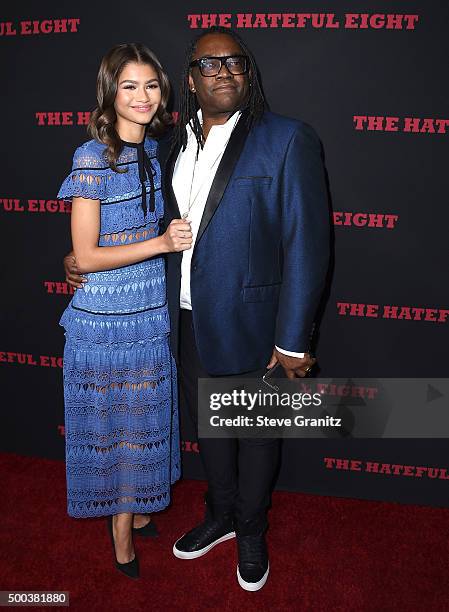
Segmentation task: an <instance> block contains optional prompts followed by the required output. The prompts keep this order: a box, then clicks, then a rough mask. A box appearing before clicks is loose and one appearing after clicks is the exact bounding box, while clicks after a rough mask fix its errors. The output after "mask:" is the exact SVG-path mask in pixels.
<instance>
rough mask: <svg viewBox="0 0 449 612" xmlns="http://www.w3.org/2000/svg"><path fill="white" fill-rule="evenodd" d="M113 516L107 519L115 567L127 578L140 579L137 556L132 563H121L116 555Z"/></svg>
mask: <svg viewBox="0 0 449 612" xmlns="http://www.w3.org/2000/svg"><path fill="white" fill-rule="evenodd" d="M112 518H113V517H112V515H110V516H108V517H107V525H108V531H109V535H110V536H111V542H112V550H113V551H114V558H115V567H116V568H117V569H118V570H119V571H120V572H122V574H125V576H128V578H134V579H135V578H138V577H139V559H138V558H137V555H136V554H135V553H134V555H135V556H134V559H133V560H132V561H128V563H119V562H118V561H117V555H116V553H115V542H114V533H113V531H112Z"/></svg>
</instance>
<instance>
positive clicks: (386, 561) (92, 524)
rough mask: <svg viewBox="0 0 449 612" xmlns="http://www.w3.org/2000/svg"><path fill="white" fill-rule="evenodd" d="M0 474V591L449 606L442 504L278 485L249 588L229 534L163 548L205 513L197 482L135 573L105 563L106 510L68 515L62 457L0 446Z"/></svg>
mask: <svg viewBox="0 0 449 612" xmlns="http://www.w3.org/2000/svg"><path fill="white" fill-rule="evenodd" d="M0 473H1V502H0V503H1V522H0V524H1V527H0V590H14V589H16V590H28V589H36V590H64V591H69V592H70V608H69V609H71V610H82V611H83V612H84V611H91V610H101V611H103V610H145V611H150V610H156V611H159V610H183V611H190V610H192V611H193V610H195V611H198V610H208V609H215V610H238V611H239V610H245V612H249V611H251V610H274V611H277V610H295V611H297V610H298V611H302V610H307V611H308V610H310V611H313V612H317V611H320V610H325V611H328V610H329V611H330V610H332V611H342V612H343V611H344V612H349V611H352V610H354V611H357V612H359V611H363V612H364V611H371V610H372V611H376V612H383V611H389V610H396V611H397V610H401V611H402V610H406V611H413V612H414V611H417V610H432V611H433V610H435V611H439V612H441V611H442V610H449V546H448V543H449V510H445V509H440V508H426V507H418V506H402V505H399V504H392V503H382V502H368V501H357V500H348V499H337V498H331V497H315V496H311V495H302V494H299V493H283V492H276V493H275V494H274V498H273V509H272V511H271V515H270V521H271V526H272V527H271V530H270V532H269V536H268V542H269V547H270V553H271V554H270V561H271V574H270V578H269V580H268V583H267V585H266V586H265V587H264V588H263V589H262V590H261V591H259V592H257V593H247V592H245V591H243V590H242V589H241V588H240V587H239V586H238V584H237V580H236V576H235V567H236V549H235V541H234V540H231V541H229V542H225V543H224V544H221V545H220V546H218V547H217V548H215V549H214V550H213V551H211V552H210V553H209V554H208V555H206V556H204V557H202V558H200V559H197V560H194V561H182V560H179V559H176V558H175V557H174V556H173V555H172V553H171V548H172V545H173V542H174V540H175V539H176V538H177V537H179V535H180V534H182V533H183V532H184V531H185V530H187V529H188V528H189V527H190V526H193V525H194V524H195V523H196V522H197V521H198V520H199V519H200V518H201V516H202V512H203V505H202V493H203V491H204V488H205V485H204V483H202V482H196V481H183V482H180V483H179V484H178V485H177V486H175V487H174V491H173V504H172V506H171V507H170V508H169V509H168V510H166V511H164V512H162V513H159V514H157V515H155V520H156V521H157V525H158V527H159V529H160V531H161V536H160V537H159V538H157V539H156V540H150V541H147V540H141V539H139V540H137V549H138V553H139V556H140V562H141V574H142V576H141V578H140V580H138V581H135V582H134V581H131V580H129V579H127V578H125V577H122V576H121V575H120V574H119V573H118V572H117V571H116V570H115V569H114V567H113V561H112V550H111V545H110V541H109V539H108V536H107V533H106V526H105V522H104V520H103V519H101V520H99V519H93V520H90V519H78V520H75V519H71V518H69V517H68V516H67V514H66V511H65V480H64V464H63V463H62V462H59V461H49V460H43V459H33V458H30V457H21V456H18V455H12V454H4V455H0ZM47 609H53V610H54V609H56V608H47ZM60 609H67V608H60Z"/></svg>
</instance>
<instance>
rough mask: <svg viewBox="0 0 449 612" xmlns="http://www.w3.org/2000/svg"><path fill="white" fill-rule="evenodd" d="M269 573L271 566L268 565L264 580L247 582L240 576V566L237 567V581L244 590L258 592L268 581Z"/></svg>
mask: <svg viewBox="0 0 449 612" xmlns="http://www.w3.org/2000/svg"><path fill="white" fill-rule="evenodd" d="M269 573H270V564H268V567H267V571H266V572H265V574H264V575H263V576H262V578H261V579H260V580H259V582H246V581H245V580H243V578H242V577H241V576H240V572H239V566H238V565H237V580H238V581H239V585H240V586H241V587H242V589H245V591H258V590H259V589H261V588H262V587H263V586H264V584H265V583H266V581H267V580H268V574H269Z"/></svg>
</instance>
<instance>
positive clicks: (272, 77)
mask: <svg viewBox="0 0 449 612" xmlns="http://www.w3.org/2000/svg"><path fill="white" fill-rule="evenodd" d="M211 25H223V26H230V27H233V28H235V29H236V31H237V32H238V33H239V34H240V35H241V36H242V37H243V38H244V40H245V41H246V42H247V44H248V45H249V46H250V48H251V49H252V50H253V52H254V54H255V56H256V59H257V62H258V65H259V68H260V72H261V75H262V81H263V85H264V89H265V93H266V95H267V98H268V101H269V104H270V107H271V109H272V110H273V111H275V112H278V113H281V114H284V115H288V116H291V117H297V118H301V119H303V120H304V121H306V122H308V123H310V124H311V125H312V126H313V127H314V128H315V129H316V131H317V132H318V134H319V136H320V138H321V140H322V143H323V146H324V151H325V156H326V166H327V171H328V175H329V185H330V193H331V199H332V210H333V217H332V218H333V251H334V257H333V265H332V268H333V274H332V281H331V283H330V284H329V288H328V292H327V295H326V303H325V307H324V308H323V311H322V313H321V324H320V331H319V340H318V346H317V354H318V357H319V362H320V368H321V369H320V377H329V378H333V377H335V378H336V377H342V378H344V379H347V381H348V384H347V385H346V387H347V388H346V389H345V388H340V389H339V388H335V393H336V394H338V393H341V394H345V393H346V394H347V393H350V392H351V391H350V389H351V380H352V379H353V378H357V379H363V380H366V385H365V387H363V385H362V388H361V391H358V392H357V393H358V394H359V395H360V394H361V395H362V397H364V399H365V400H366V401H367V402H369V397H370V388H372V386H373V382H372V381H370V378H373V377H374V378H377V377H409V378H413V377H421V378H425V377H429V378H432V379H435V378H439V377H441V378H444V377H447V376H448V358H447V348H448V329H449V299H448V274H447V267H448V263H447V262H448V226H449V212H448V193H449V184H448V160H449V156H448V154H449V146H448V143H449V109H448V98H449V85H448V79H447V58H448V56H449V37H448V28H449V6H448V4H447V2H443V1H441V2H439V1H431V2H426V3H424V2H404V1H401V2H399V1H398V2H362V1H359V2H355V1H340V0H335V1H333V2H327V3H326V2H322V3H320V2H316V1H314V2H302V1H290V2H277V1H276V2H274V1H272V2H271V3H270V2H256V1H255V0H252V1H242V2H216V1H213V0H211V1H210V2H202V1H201V2H200V1H196V2H191V3H190V2H180V1H176V0H174V1H172V2H168V3H153V2H144V1H143V0H135V1H134V2H129V3H126V4H123V3H118V2H110V3H107V4H105V3H95V2H89V3H88V2H84V1H81V2H77V3H64V2H63V3H61V2H52V1H47V2H46V1H41V2H34V3H31V2H21V3H12V2H5V3H3V5H2V9H1V15H0V54H1V64H2V86H3V95H2V102H1V104H2V119H3V120H2V131H3V145H2V147H1V149H0V167H1V175H2V180H1V188H0V220H1V232H2V262H1V266H0V270H1V277H2V283H1V330H0V333H1V337H0V376H1V386H0V389H1V404H2V413H1V422H2V435H1V442H0V449H1V450H2V451H7V452H16V453H21V454H28V455H38V456H45V457H50V458H60V459H62V458H63V457H64V409H63V394H62V369H61V368H62V357H61V355H62V351H63V342H64V336H63V330H62V328H61V327H59V326H58V320H59V317H60V315H61V313H62V311H63V310H64V308H65V306H66V304H67V303H68V301H69V300H70V289H69V287H68V286H67V285H66V283H65V282H64V273H63V267H62V258H63V256H64V254H65V253H67V252H68V251H69V250H70V249H71V245H70V206H69V205H68V204H67V203H65V202H63V201H61V200H58V199H56V194H57V192H58V188H59V185H60V183H61V181H62V179H63V178H64V177H65V176H66V175H67V173H68V172H69V170H70V167H71V160H72V155H73V152H74V149H75V148H76V147H77V146H79V144H80V143H82V142H84V141H86V140H88V136H87V134H86V124H87V122H88V118H89V113H90V112H91V111H92V110H93V108H94V106H95V81H96V73H97V69H98V65H99V62H100V60H101V57H102V56H103V54H104V53H105V52H106V51H107V50H108V49H109V48H110V47H111V46H113V45H115V44H117V43H119V42H133V41H139V42H144V43H145V44H147V45H148V46H149V47H150V48H151V49H152V50H153V51H154V52H155V53H156V54H157V56H158V57H159V58H160V60H161V62H162V64H163V65H164V67H165V69H166V70H167V72H168V74H169V76H170V79H171V82H172V84H173V87H174V91H175V94H174V96H173V103H172V110H173V111H174V112H176V109H177V96H176V91H177V88H178V84H179V75H180V71H181V66H182V62H183V59H184V56H185V52H186V48H187V45H188V43H189V40H190V38H191V37H192V36H193V35H195V34H197V33H198V32H200V31H201V30H202V29H206V28H208V27H210V26H211ZM359 386H360V385H359ZM348 389H349V391H348ZM432 389H433V390H432V392H431V393H430V395H429V397H428V400H429V401H428V402H427V403H425V405H423V410H426V411H428V413H429V418H431V416H432V406H433V400H435V398H438V399H440V400H441V397H439V395H438V388H436V389H434V388H432ZM446 401H447V398H446ZM182 430H183V435H182V437H183V442H182V448H183V460H184V476H185V477H194V478H201V477H202V468H201V463H200V459H199V454H198V445H197V442H196V440H195V435H194V433H193V431H192V428H191V425H190V423H189V422H188V421H187V419H185V418H183V422H182ZM442 435H444V432H442ZM278 486H279V487H281V488H285V489H290V490H297V491H306V492H314V493H320V494H331V495H337V496H352V497H360V498H368V499H385V500H397V501H401V502H408V503H421V504H432V505H440V506H448V505H449V444H448V440H447V439H444V438H438V439H434V440H430V439H404V438H402V439H388V440H386V439H354V438H353V437H352V436H351V432H350V431H348V432H346V435H345V436H344V437H343V438H342V439H321V440H320V439H308V440H287V441H285V443H284V447H283V461H282V468H281V471H280V474H279V480H278Z"/></svg>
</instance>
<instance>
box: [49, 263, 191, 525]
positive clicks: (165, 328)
mask: <svg viewBox="0 0 449 612" xmlns="http://www.w3.org/2000/svg"><path fill="white" fill-rule="evenodd" d="M87 276H88V283H87V284H86V285H85V287H84V288H83V289H81V290H77V291H76V293H75V295H74V297H73V300H72V301H71V303H70V304H69V306H68V307H67V309H66V310H65V312H64V314H63V316H62V318H61V322H60V323H61V325H62V326H63V327H64V328H65V332H66V333H65V335H66V345H65V350H64V401H65V435H66V465H67V498H68V513H69V515H70V516H74V517H93V516H104V515H109V514H117V513H119V512H134V513H151V512H154V511H157V510H161V509H163V508H165V507H166V506H167V505H168V503H169V501H170V485H171V484H172V483H173V482H175V481H176V480H177V479H178V478H179V476H180V450H179V428H178V409H177V384H176V369H175V364H174V361H173V359H172V356H171V352H170V348H169V341H168V334H169V319H168V311H167V305H166V303H165V273H164V261H163V260H162V259H160V258H159V259H153V260H148V261H146V262H142V263H139V264H136V265H133V266H126V267H124V268H120V269H117V270H112V271H107V272H97V273H93V274H89V275H87Z"/></svg>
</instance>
